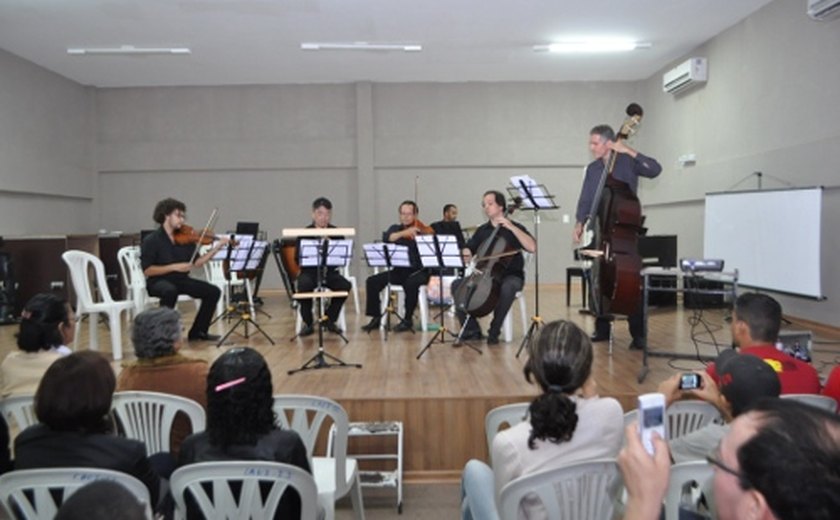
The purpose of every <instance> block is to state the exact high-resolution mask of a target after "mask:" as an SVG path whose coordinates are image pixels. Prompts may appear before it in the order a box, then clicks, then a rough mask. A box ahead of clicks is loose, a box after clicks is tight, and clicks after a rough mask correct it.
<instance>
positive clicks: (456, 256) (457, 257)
mask: <svg viewBox="0 0 840 520" xmlns="http://www.w3.org/2000/svg"><path fill="white" fill-rule="evenodd" d="M414 238H415V240H416V241H417V251H418V252H419V253H420V262H421V263H422V264H423V267H443V268H446V267H464V262H463V260H462V258H461V250H460V249H458V239H457V238H456V237H455V235H418V236H416V237H414ZM435 239H437V243H438V245H439V247H440V259H438V254H437V248H436V247H435Z"/></svg>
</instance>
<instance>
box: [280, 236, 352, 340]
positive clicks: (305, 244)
mask: <svg viewBox="0 0 840 520" xmlns="http://www.w3.org/2000/svg"><path fill="white" fill-rule="evenodd" d="M352 256H353V240H352V239H343V238H342V239H334V240H330V239H329V237H323V238H301V240H300V266H301V267H315V268H316V272H315V292H321V291H323V290H324V279H325V278H326V277H327V269H329V268H330V267H344V266H346V265H347V264H348V263H350V257H352ZM327 289H329V288H327ZM339 292H343V291H339ZM333 294H336V293H333ZM298 299H301V298H298ZM313 299H317V300H318V342H319V343H322V341H323V337H322V334H323V328H324V327H326V326H327V321H328V320H329V318H327V316H324V298H313ZM336 330H337V329H336ZM333 332H335V333H336V334H338V335H339V336H340V337H341V339H343V340H344V343H350V341H349V340H348V339H347V338H346V337H345V336H344V334H342V333H341V332H336V331H333ZM299 335H300V332H298V333H297V334H295V335H294V336H293V337H292V340H295V339H296V338H297V337H298V336H299Z"/></svg>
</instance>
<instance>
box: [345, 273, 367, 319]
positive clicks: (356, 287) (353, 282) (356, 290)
mask: <svg viewBox="0 0 840 520" xmlns="http://www.w3.org/2000/svg"><path fill="white" fill-rule="evenodd" d="M341 276H343V277H345V278H347V281H348V282H350V285H351V286H352V287H351V290H352V291H353V305H354V308H355V309H356V316H358V315H359V314H361V312H362V311H361V307H359V284H358V283H356V277H355V276H353V275H352V274H350V262H348V263H347V265H345V266H344V267H342V268H341Z"/></svg>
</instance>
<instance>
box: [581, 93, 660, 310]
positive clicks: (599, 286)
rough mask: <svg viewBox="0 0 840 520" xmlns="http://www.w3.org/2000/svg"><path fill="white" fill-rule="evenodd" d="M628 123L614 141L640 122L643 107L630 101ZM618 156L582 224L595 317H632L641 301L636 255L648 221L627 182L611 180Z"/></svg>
mask: <svg viewBox="0 0 840 520" xmlns="http://www.w3.org/2000/svg"><path fill="white" fill-rule="evenodd" d="M626 112H627V119H625V121H624V123H623V124H622V125H621V130H620V131H619V133H618V135H617V136H616V140H622V139H627V138H628V137H630V136H631V135H633V134H634V133H635V132H636V129H637V127H638V125H639V123H640V122H641V120H642V115H643V110H642V107H641V106H639V105H638V104H636V103H631V104H630V105H628V107H627V110H626ZM617 156H618V153H617V152H615V151H614V150H611V151H610V154H609V157H608V159H607V162H606V165H605V167H604V171H603V172H602V173H601V179H600V181H599V186H598V190H597V191H596V193H595V198H594V200H593V203H592V208H591V209H590V212H589V216H588V218H587V221H586V224H585V226H584V229H585V231H584V236H585V237H587V236H588V237H591V241H587V240H586V239H584V240H583V243H588V245H587V246H585V247H582V248H580V249H579V253H580V255H581V256H582V257H589V258H590V259H591V262H592V265H591V275H590V282H591V283H590V286H589V287H590V297H591V298H590V301H591V302H592V307H593V311H594V312H595V314H596V315H604V314H627V315H629V314H633V313H634V312H636V311H637V310H638V308H639V304H640V303H641V284H642V279H641V270H642V259H641V256H639V252H638V241H639V236H640V235H641V234H643V233H644V228H643V227H642V224H643V221H644V217H643V216H642V207H641V204H640V203H639V198H638V197H637V196H636V194H635V193H633V191H632V190H631V189H630V188H629V187H628V186H627V185H626V184H624V183H623V182H621V181H619V180H617V179H615V178H614V177H613V176H612V172H613V169H614V168H615V161H616V157H617Z"/></svg>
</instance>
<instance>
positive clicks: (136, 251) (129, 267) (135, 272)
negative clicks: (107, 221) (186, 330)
mask: <svg viewBox="0 0 840 520" xmlns="http://www.w3.org/2000/svg"><path fill="white" fill-rule="evenodd" d="M117 260H118V261H119V264H120V272H121V273H122V277H123V283H124V284H125V288H126V296H127V297H128V298H129V299H130V300H131V301H133V302H134V308H133V309H131V310H130V311H129V312H130V314H133V315H135V316H136V315H137V314H139V313H141V312H143V311H144V310H146V308H147V307H149V306H150V305H153V304H154V305H157V304H158V303H159V302H160V298H157V297H155V296H149V293H148V292H147V291H146V275H144V274H143V267H142V265H141V263H140V248H139V247H138V246H125V247H121V248H120V250H119V251H117ZM186 301H194V303H195V310H196V311H198V308H199V306H200V305H201V300H197V299H194V298H193V297H192V296H188V295H186V294H179V295H178V302H179V303H180V302H186Z"/></svg>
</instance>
